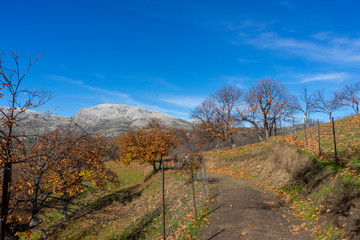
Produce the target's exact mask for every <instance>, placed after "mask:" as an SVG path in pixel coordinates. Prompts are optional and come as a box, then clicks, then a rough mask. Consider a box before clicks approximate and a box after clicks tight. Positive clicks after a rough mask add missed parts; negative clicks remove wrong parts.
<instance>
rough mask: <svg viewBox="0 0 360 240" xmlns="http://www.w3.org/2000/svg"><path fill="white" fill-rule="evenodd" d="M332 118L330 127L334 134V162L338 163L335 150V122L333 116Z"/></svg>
mask: <svg viewBox="0 0 360 240" xmlns="http://www.w3.org/2000/svg"><path fill="white" fill-rule="evenodd" d="M331 120H332V129H333V136H334V154H335V164H336V165H339V159H338V157H337V150H336V135H335V123H334V117H332V118H331Z"/></svg>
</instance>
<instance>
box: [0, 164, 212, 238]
mask: <svg viewBox="0 0 360 240" xmlns="http://www.w3.org/2000/svg"><path fill="white" fill-rule="evenodd" d="M157 164H158V166H159V167H160V169H161V171H159V172H157V173H154V172H153V167H152V166H150V165H149V164H145V165H144V164H143V165H134V166H106V167H102V168H101V169H102V170H107V171H111V172H113V173H115V174H116V175H117V180H118V181H115V182H113V183H109V185H108V186H106V188H109V189H105V190H103V191H97V190H96V187H95V185H92V184H91V183H89V184H88V185H90V186H91V187H90V188H89V189H87V190H85V191H84V192H83V193H81V194H79V195H77V196H74V197H71V198H69V199H67V200H66V201H62V200H63V199H61V197H60V195H56V194H55V197H56V198H57V199H55V198H49V199H48V200H47V204H46V205H47V206H46V207H44V210H43V211H41V212H40V214H39V218H42V221H44V222H43V223H41V225H39V227H37V228H35V232H36V233H35V234H40V235H41V236H42V237H44V238H47V237H49V238H50V239H81V238H85V237H86V239H175V238H176V237H177V236H179V235H184V234H186V231H187V230H186V229H187V226H188V225H189V224H190V223H191V222H194V221H196V219H197V218H199V216H201V214H202V211H203V209H204V207H205V204H206V200H207V198H208V196H209V185H208V179H207V172H206V165H205V163H204V162H203V161H201V160H196V159H190V158H188V159H184V160H182V161H174V160H166V161H162V162H158V163H157ZM79 169H84V170H88V169H86V168H75V167H68V168H64V169H57V170H64V171H68V170H79ZM34 172H36V171H33V170H26V169H13V171H12V174H13V175H14V176H15V178H16V175H18V174H24V173H26V174H29V173H34ZM3 174H4V172H2V173H1V175H3ZM1 178H2V176H1ZM12 207H13V206H10V210H11V208H12ZM28 207H29V205H21V206H18V209H17V211H20V210H23V211H25V212H26V211H29V208H28ZM21 208H23V209H21ZM49 233H51V234H49Z"/></svg>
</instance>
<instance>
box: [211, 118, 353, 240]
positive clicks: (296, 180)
mask: <svg viewBox="0 0 360 240" xmlns="http://www.w3.org/2000/svg"><path fill="white" fill-rule="evenodd" d="M335 124H336V135H337V147H338V156H339V158H340V160H341V164H342V166H337V165H336V164H334V157H333V151H334V148H333V136H332V128H331V124H330V123H328V124H323V125H321V136H322V137H321V146H322V155H320V156H319V154H318V153H319V152H318V138H317V126H315V127H312V128H310V129H308V131H307V138H308V143H307V144H306V141H305V132H304V131H302V132H298V133H296V134H293V135H288V136H283V137H274V138H271V139H270V140H268V141H266V142H260V143H257V144H251V145H247V146H244V147H240V148H237V149H226V150H218V151H212V152H208V153H207V154H206V157H207V159H208V162H207V163H208V165H209V166H210V167H212V169H211V170H212V171H217V172H223V173H228V174H230V175H233V176H235V177H243V178H246V179H254V181H255V182H256V183H257V184H258V185H260V186H262V187H264V188H267V189H269V190H271V191H273V192H274V193H275V194H277V195H278V196H280V197H282V198H283V199H284V200H286V201H287V202H288V203H289V205H290V206H291V209H292V210H291V213H292V214H293V215H295V216H298V217H300V218H302V219H305V220H307V221H308V222H309V225H308V226H307V227H306V228H307V229H310V230H311V231H312V233H313V235H314V238H316V239H342V236H346V237H347V238H348V239H358V237H359V234H360V233H359V232H360V227H359V225H360V176H359V175H360V174H359V173H360V160H359V159H360V158H359V157H360V156H359V152H360V144H359V143H360V117H359V116H353V117H349V118H344V119H341V120H339V121H336V122H335ZM306 145H307V146H306ZM291 146H292V147H291ZM294 149H295V150H294ZM279 178H280V180H279Z"/></svg>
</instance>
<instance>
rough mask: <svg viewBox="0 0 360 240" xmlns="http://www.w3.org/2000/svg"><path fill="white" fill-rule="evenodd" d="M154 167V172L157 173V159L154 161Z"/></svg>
mask: <svg viewBox="0 0 360 240" xmlns="http://www.w3.org/2000/svg"><path fill="white" fill-rule="evenodd" d="M153 168H154V172H155V173H157V169H156V163H155V161H154V162H153Z"/></svg>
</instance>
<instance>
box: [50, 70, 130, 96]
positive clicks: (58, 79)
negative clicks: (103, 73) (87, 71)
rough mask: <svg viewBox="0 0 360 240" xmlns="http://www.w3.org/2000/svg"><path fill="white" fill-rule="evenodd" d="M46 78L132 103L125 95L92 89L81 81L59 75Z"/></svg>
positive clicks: (97, 88)
mask: <svg viewBox="0 0 360 240" xmlns="http://www.w3.org/2000/svg"><path fill="white" fill-rule="evenodd" d="M47 77H48V78H50V79H52V80H55V81H61V82H66V83H70V84H73V85H77V86H79V87H82V88H85V89H88V90H90V91H93V92H95V93H98V94H105V95H110V96H113V97H118V98H123V100H125V101H126V102H132V101H133V100H132V98H131V97H130V95H129V94H125V93H121V92H117V91H111V90H107V89H104V88H99V87H93V86H91V85H88V84H86V83H84V82H83V81H81V80H76V79H73V78H69V77H65V76H59V75H49V76H47Z"/></svg>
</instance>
